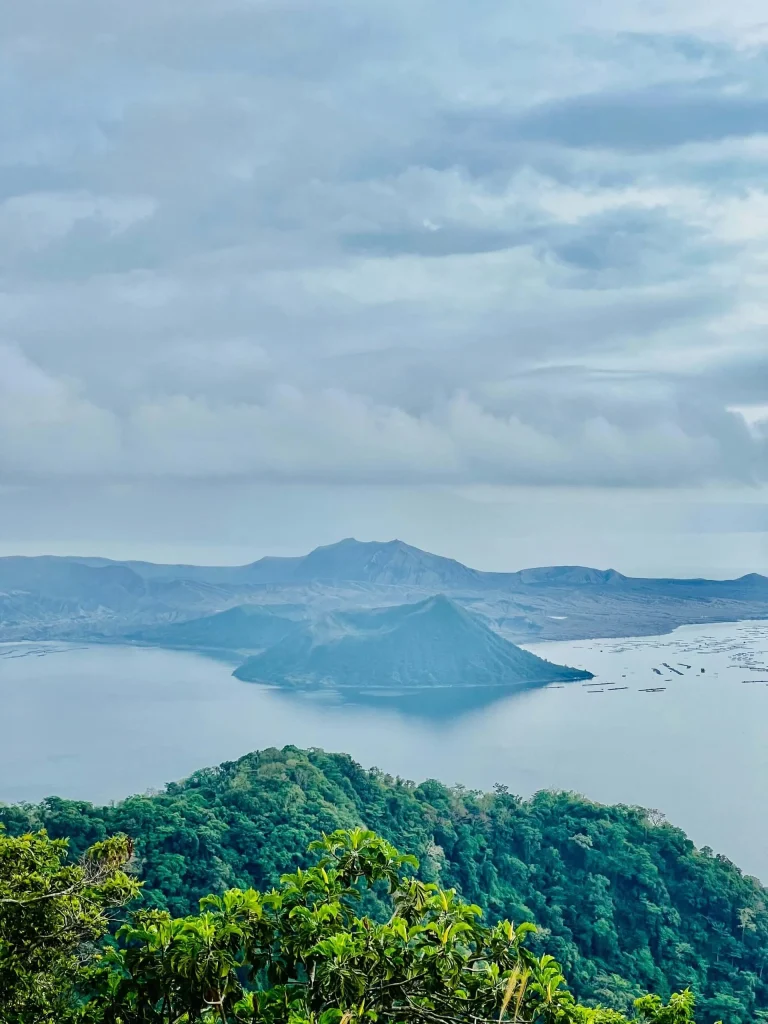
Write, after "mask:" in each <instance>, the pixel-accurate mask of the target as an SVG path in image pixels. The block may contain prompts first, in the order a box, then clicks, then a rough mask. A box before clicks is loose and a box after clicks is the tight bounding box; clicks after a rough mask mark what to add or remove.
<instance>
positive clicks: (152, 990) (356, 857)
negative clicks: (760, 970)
mask: <svg viewBox="0 0 768 1024" xmlns="http://www.w3.org/2000/svg"><path fill="white" fill-rule="evenodd" d="M311 848H312V849H313V850H315V851H319V852H320V853H321V854H322V856H321V858H320V860H319V863H318V864H317V865H315V866H313V867H310V868H309V869H307V870H302V869H299V870H298V871H296V872H295V873H293V874H290V875H285V876H283V878H282V881H281V884H280V886H279V887H278V888H276V889H272V890H270V891H268V892H266V893H259V892H256V891H255V890H253V889H249V890H247V891H243V890H239V889H234V890H230V891H228V892H226V893H225V894H224V895H223V896H211V897H207V898H205V899H203V900H202V901H201V913H200V914H199V915H197V916H189V917H187V918H183V919H177V920H174V919H172V918H171V916H170V915H169V914H168V913H167V912H165V911H157V910H154V911H145V912H141V913H138V914H136V915H135V917H134V919H133V921H132V922H131V923H130V924H126V925H125V926H124V927H123V928H121V929H120V931H119V933H118V943H119V944H118V945H117V946H115V947H111V948H109V949H107V950H106V952H105V954H104V956H103V958H102V967H101V972H100V981H101V991H100V993H99V994H98V995H97V996H96V997H95V998H94V1000H93V1001H92V1002H91V1004H90V1006H89V1008H88V1009H89V1012H93V1014H94V1016H95V1017H98V1019H99V1020H101V1021H102V1022H104V1024H174V1022H181V1021H184V1022H186V1024H197V1022H204V1021H205V1022H211V1024H213V1022H214V1021H218V1022H219V1024H255V1022H257V1021H258V1022H260V1024H369V1022H370V1024H390V1022H391V1024H400V1022H403V1024H405V1022H412V1024H446V1022H447V1024H502V1022H504V1021H509V1022H510V1024H513V1022H519V1024H523V1022H531V1024H532V1022H538V1024H627V1018H626V1017H623V1016H621V1015H620V1014H616V1013H612V1014H611V1013H608V1014H606V1013H604V1012H602V1011H596V1010H592V1011H590V1010H587V1009H586V1008H583V1007H579V1006H578V1005H577V1003H576V1001H575V1000H574V998H573V996H572V995H571V993H570V992H569V991H568V989H567V987H566V985H565V979H564V978H563V975H562V973H561V970H560V967H559V965H558V964H557V962H556V961H555V960H554V959H553V957H551V956H548V955H544V956H540V957H539V956H536V955H535V954H534V953H533V952H532V951H531V950H530V949H529V948H528V947H527V946H526V945H525V939H526V937H527V936H528V935H529V934H530V933H532V932H534V931H535V929H534V927H533V925H530V924H522V925H519V926H518V927H517V928H515V927H514V926H513V925H512V924H510V923H509V922H507V921H502V922H499V923H497V924H496V925H494V926H490V927H489V926H486V925H483V924H482V923H481V922H480V917H481V911H480V908H479V907H477V906H474V905H473V904H469V903H465V902H464V901H462V900H460V899H459V898H458V897H457V895H456V893H455V892H454V891H453V890H443V889H440V888H439V887H438V886H437V885H435V884H434V883H431V882H426V883H425V882H422V881H420V880H418V879H416V878H414V877H412V875H411V874H410V872H411V871H413V870H414V869H416V868H417V867H418V862H417V861H416V860H415V859H414V858H413V857H407V856H402V855H401V854H399V853H398V851H397V850H396V849H395V848H394V847H393V846H391V844H390V843H388V842H387V841H386V840H384V839H381V838H380V837H379V836H377V835H375V834H374V833H373V832H369V831H366V830H364V829H355V830H352V831H339V832H335V833H333V834H332V835H331V836H327V837H324V838H323V840H322V841H320V842H316V843H313V844H312V847H311ZM376 886H379V887H384V888H385V889H386V892H387V895H388V902H389V904H390V907H391V911H392V912H391V913H390V916H389V917H388V919H387V920H386V921H383V922H376V921H373V920H371V919H370V918H368V917H365V916H359V915H358V913H357V908H358V905H359V903H360V900H361V889H365V888H371V887H376ZM692 1009H693V999H692V997H691V996H690V993H687V992H686V993H682V994H681V995H679V996H675V997H673V1000H672V1001H671V1002H670V1004H669V1006H664V1005H663V1003H662V1002H661V1000H659V999H657V998H656V997H647V998H645V999H642V1000H639V1001H638V1003H637V1011H638V1016H637V1017H636V1018H635V1017H633V1020H637V1021H645V1022H648V1024H650V1022H653V1024H686V1022H692V1021H693V1017H692V1015H691V1014H692Z"/></svg>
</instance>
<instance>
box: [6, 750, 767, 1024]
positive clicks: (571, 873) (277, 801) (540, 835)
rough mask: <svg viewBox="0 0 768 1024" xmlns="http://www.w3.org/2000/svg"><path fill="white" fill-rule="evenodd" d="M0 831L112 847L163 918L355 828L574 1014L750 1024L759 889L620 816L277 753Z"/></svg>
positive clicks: (300, 858)
mask: <svg viewBox="0 0 768 1024" xmlns="http://www.w3.org/2000/svg"><path fill="white" fill-rule="evenodd" d="M0 821H2V822H4V823H5V825H6V826H7V828H8V830H9V831H10V832H11V833H13V834H19V833H20V832H23V831H25V830H27V829H29V828H38V827H45V828H46V829H47V830H48V831H49V833H50V834H51V835H52V836H57V837H58V836H67V837H69V838H70V839H71V844H72V850H73V852H74V853H79V852H81V851H82V850H84V849H85V848H86V847H87V846H89V845H90V844H91V843H93V842H94V841H97V840H99V839H102V838H104V837H105V836H106V835H107V834H110V833H113V832H117V831H124V832H126V833H128V834H129V835H130V836H132V837H133V838H134V839H135V841H136V851H137V862H138V864H139V865H140V868H141V872H142V875H143V877H144V878H145V880H146V883H147V888H146V890H145V903H146V902H149V903H150V904H155V905H161V906H167V907H169V908H170V909H171V910H172V911H173V912H174V913H176V914H181V913H186V912H189V911H191V910H196V909H197V908H196V901H197V899H198V898H199V897H200V896H203V895H205V894H207V893H209V892H211V891H221V890H223V889H224V888H226V887H229V886H248V885H251V884H253V885H255V886H257V887H260V888H263V887H264V886H267V885H269V884H271V883H273V882H275V881H276V880H277V878H278V875H279V874H281V873H282V872H284V871H286V870H293V868H294V867H295V866H298V865H301V864H303V863H304V858H305V854H304V850H305V849H306V847H307V844H308V843H309V842H310V841H311V840H312V839H314V838H315V837H316V836H317V834H318V832H320V831H326V832H329V831H331V830H333V829H335V828H338V827H350V826H354V825H357V824H365V825H367V826H368V827H370V828H372V829H375V830H376V831H378V832H379V833H381V834H382V835H383V836H385V837H386V838H388V839H390V840H391V841H392V842H394V843H395V844H396V845H397V846H398V847H399V848H400V849H402V850H404V851H408V852H411V853H415V854H416V855H417V856H418V858H419V860H420V862H421V875H422V876H423V877H424V878H425V879H427V880H433V881H437V882H439V883H440V884H442V885H444V886H455V887H456V888H457V889H458V890H459V891H460V892H461V894H462V895H463V896H464V897H465V898H467V899H469V900H471V901H473V902H477V903H479V904H480V905H482V906H483V907H484V908H485V909H486V911H487V912H488V913H489V915H490V916H491V917H502V916H503V917H510V918H512V919H513V920H515V921H517V922H519V921H522V920H524V919H527V920H532V921H535V922H536V923H537V924H538V925H539V926H540V929H541V931H540V933H539V936H538V938H537V939H536V942H537V943H538V944H539V947H540V951H546V952H550V953H552V954H553V955H554V956H556V957H557V958H558V959H559V960H560V961H561V963H562V964H563V966H564V967H565V968H566V973H567V974H568V976H569V978H570V979H571V983H572V986H573V988H574V990H575V992H576V994H577V995H578V996H579V997H581V998H582V999H587V1000H599V1001H601V1002H603V1003H607V1004H612V1005H614V1006H616V1007H617V1008H623V1007H626V1006H627V1005H628V1004H629V1002H630V999H631V997H633V996H635V995H638V994H640V993H641V992H644V991H647V990H651V991H656V992H658V993H659V994H660V995H663V996H666V995H668V993H669V992H670V991H673V990H676V989H681V988H685V987H686V986H690V987H691V988H693V989H694V991H695V992H696V994H697V997H698V1006H699V1013H698V1015H697V1019H699V1020H701V1022H702V1024H711V1022H712V1021H715V1020H718V1019H721V1018H722V1020H723V1021H727V1022H729V1024H747V1022H752V1021H756V1020H760V1019H766V1020H768V1013H766V1014H765V1017H763V1016H761V1010H763V1011H765V1010H768V974H766V976H765V981H764V980H763V978H764V967H765V963H766V960H768V911H767V910H766V903H768V898H767V897H768V892H766V890H765V889H764V888H763V887H762V886H761V885H760V884H759V883H758V882H757V881H755V880H754V879H750V878H748V877H745V876H743V875H742V874H741V872H740V871H739V870H738V869H737V868H736V867H735V866H733V865H732V864H731V863H730V862H729V861H727V860H725V859H724V858H720V857H717V856H714V855H713V854H712V853H711V852H710V851H708V850H701V851H697V850H696V849H694V846H693V844H692V843H691V842H690V841H689V840H688V839H687V838H686V836H685V835H684V834H683V833H682V832H681V831H680V830H679V829H676V828H674V827H672V826H671V825H669V824H666V823H665V822H663V821H660V820H659V819H658V817H657V816H656V815H654V814H653V813H649V812H645V811H643V810H640V809H637V808H629V807H622V806H618V807H605V806H601V805H598V804H594V803H591V802H589V801H587V800H584V799H582V798H580V797H576V796H573V795H569V794H563V793H557V794H556V793H540V794H538V795H536V796H535V797H533V798H532V799H531V800H528V801H523V800H520V799H519V798H517V797H515V796H513V795H512V794H510V793H508V792H507V791H506V790H505V789H504V788H501V787H497V788H496V790H495V791H494V792H493V793H479V792H472V791H468V790H465V789H462V788H460V787H459V788H448V787H446V786H443V785H441V784H440V783H437V782H434V781H430V782H425V783H422V784H421V785H415V784H414V783H411V782H406V781H403V780H401V779H394V778H391V777H390V776H387V775H384V774H383V773H381V772H379V771H377V770H375V769H373V770H371V771H365V770H363V769H362V768H361V767H360V766H359V765H357V764H355V763H354V762H353V761H352V760H351V758H349V757H347V756H346V755H342V754H326V753H323V752H322V751H319V750H311V751H303V750H299V749H297V748H295V747H286V748H285V749H283V750H282V751H279V750H265V751H261V752H259V753H254V754H251V755H249V756H247V757H244V758H242V759H240V760H239V761H236V762H232V763H227V764H224V765H221V766H220V767H219V768H211V769H206V770H203V771H200V772H197V773H196V774H195V775H193V776H192V777H191V778H189V779H187V780H186V781H184V782H181V783H177V784H172V785H170V786H168V787H167V788H166V790H165V791H164V792H162V793H159V794H155V795H150V796H140V797H132V798H130V799H128V800H125V801H123V802H122V803H119V804H116V805H113V806H110V807H93V806H92V805H90V804H87V803H79V802H74V801H66V800H60V799H50V800H47V801H45V802H44V803H42V804H40V805H37V806H23V807H20V806H11V807H0Z"/></svg>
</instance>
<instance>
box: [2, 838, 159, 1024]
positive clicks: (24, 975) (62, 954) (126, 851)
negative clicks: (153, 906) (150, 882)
mask: <svg viewBox="0 0 768 1024" xmlns="http://www.w3.org/2000/svg"><path fill="white" fill-rule="evenodd" d="M66 855H67V842H66V840H63V839H58V840H51V839H49V838H48V836H47V835H46V834H45V832H39V833H37V834H36V835H33V834H26V835H22V836H19V837H18V838H12V837H9V836H7V835H4V834H2V832H0V1020H2V1021H4V1022H6V1024H16V1022H19V1024H20V1022H22V1021H23V1022H30V1024H31V1022H34V1024H47V1022H51V1024H53V1022H57V1024H62V1022H64V1021H67V1020H72V1019H75V1018H76V1017H78V1016H79V1011H78V1000H77V999H76V997H75V986H76V985H77V984H79V983H80V982H81V981H82V978H83V970H84V964H85V963H86V962H87V959H88V954H89V951H92V949H93V944H94V942H96V940H98V939H100V938H101V937H102V936H103V935H104V933H105V932H106V930H107V928H108V925H109V914H110V912H111V911H114V910H115V909H116V908H119V907H122V906H124V905H125V904H126V903H127V902H129V901H130V900H131V899H133V898H134V897H135V896H136V895H137V893H138V891H139V885H138V883H137V882H136V881H135V879H131V878H129V877H128V875H126V874H125V872H124V871H123V870H122V869H123V867H124V865H125V864H126V863H127V861H128V860H129V859H130V856H131V844H130V842H129V840H128V839H127V838H126V837H125V836H114V837H113V838H111V839H108V840H106V841H104V842H101V843H97V844H96V845H95V846H93V847H91V849H90V850H88V851H87V852H86V853H85V854H84V856H83V857H82V859H81V860H80V862H79V863H77V864H72V863H67V862H66Z"/></svg>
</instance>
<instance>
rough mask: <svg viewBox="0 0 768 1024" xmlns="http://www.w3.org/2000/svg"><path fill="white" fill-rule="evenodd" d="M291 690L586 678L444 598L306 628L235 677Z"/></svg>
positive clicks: (251, 661)
mask: <svg viewBox="0 0 768 1024" xmlns="http://www.w3.org/2000/svg"><path fill="white" fill-rule="evenodd" d="M235 675H236V676H237V677H238V678H239V679H245V680H248V681H252V682H266V683H273V684H277V685H280V686H290V687H318V686H321V687H341V688H352V689H372V688H381V689H384V690H386V689H416V688H424V687H441V686H451V687H464V686H484V687H488V686H507V687H512V688H514V687H522V686H531V685H535V684H539V683H545V682H554V681H556V680H574V679H591V678H592V677H591V675H590V674H589V673H588V672H580V671H578V670H576V669H571V668H565V667H563V666H561V665H552V664H550V663H549V662H546V661H543V660H542V659H541V658H537V657H536V656H535V655H533V654H529V653H528V652H527V651H523V650H521V649H520V648H519V647H516V646H515V645H514V644H512V643H510V642H509V641H508V640H505V639H504V638H503V637H501V636H499V634H498V633H495V632H494V631H493V630H492V629H489V628H488V626H486V625H485V624H484V623H483V622H481V621H480V620H479V619H478V618H476V617H475V616H473V615H471V614H470V613H469V612H467V611H465V610H464V609H463V608H460V607H459V606H458V605H457V604H455V603H454V602H453V601H451V600H449V599H448V598H447V597H444V596H442V595H438V596H437V597H430V598H428V599H427V600H426V601H420V602H419V603H418V604H412V605H403V606H399V607H396V608H381V609H375V610H371V611H361V612H351V613H347V614H344V613H339V614H335V615H329V616H325V617H324V618H322V619H321V620H320V621H318V622H316V623H312V624H306V625H304V626H302V627H300V628H299V630H297V631H296V632H294V633H292V634H290V635H289V636H288V637H286V638H285V639H284V640H282V641H281V642H280V643H278V644H276V645H275V646H274V647H271V648H270V649H269V650H267V651H265V652H264V653H263V654H257V655H255V656H254V657H252V658H249V659H248V660H247V661H246V662H245V663H244V664H243V665H241V666H240V668H239V669H237V671H236V672H235Z"/></svg>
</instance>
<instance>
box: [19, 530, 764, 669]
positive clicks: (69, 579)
mask: <svg viewBox="0 0 768 1024" xmlns="http://www.w3.org/2000/svg"><path fill="white" fill-rule="evenodd" d="M436 594H445V595H447V596H448V597H449V598H450V599H451V600H452V601H453V602H454V603H455V604H457V605H459V606H460V607H462V608H464V609H466V610H469V611H471V612H472V613H473V614H474V615H476V616H478V617H479V618H480V619H481V620H482V621H483V622H484V623H485V624H486V625H487V626H489V627H491V628H492V629H493V630H495V631H496V632H497V633H499V634H500V635H502V636H504V637H505V638H506V639H508V640H511V641H515V642H525V641H533V640H544V639H552V640H558V639H575V638H587V637H599V636H624V635H640V634H653V633H663V632H666V631H668V630H670V629H673V628H675V627H676V626H678V625H681V624H683V623H690V622H713V621H725V620H729V619H746V618H764V617H768V578H766V577H764V576H759V575H756V574H752V575H749V576H743V577H741V578H740V579H737V580H725V581H713V580H679V579H635V578H632V577H627V576H623V575H622V574H621V573H618V572H615V571H614V570H611V569H608V570H600V569H591V568H585V567H581V566H555V567H549V568H535V569H524V570H522V571H520V572H510V573H500V572H499V573H497V572H480V571H478V570H476V569H471V568H468V567H467V566H465V565H462V564H461V563H460V562H457V561H455V560H453V559H451V558H443V557H441V556H439V555H434V554H430V553H428V552H426V551H421V550H419V549H418V548H414V547H411V546H410V545H408V544H405V543H403V542H402V541H399V540H393V541H387V542H382V543H379V542H366V543H363V542H360V541H356V540H352V539H347V540H343V541H340V542H339V543H337V544H331V545H328V546H326V547H320V548H316V549H315V550H314V551H311V552H310V553H309V554H308V555H304V556H302V557H298V558H262V559H260V560H259V561H257V562H253V563H251V564H249V565H243V566H194V565H158V564H154V563H151V562H114V561H110V560H108V559H104V558H76V557H73V558H55V557H50V556H43V557H38V558H22V557H10V558H0V640H18V639H45V638H50V639H77V640H104V641H118V640H124V639H126V638H131V639H135V640H141V641H142V642H144V643H156V644H167V645H172V646H189V647H200V648H202V647H211V646H222V647H225V648H227V649H232V650H237V651H254V650H258V649H260V648H262V647H265V646H271V645H272V643H273V642H277V639H279V637H278V634H279V633H280V631H281V630H282V629H283V628H284V627H283V626H282V625H281V622H282V620H283V619H288V620H291V621H292V622H296V621H312V622H315V621H317V620H319V619H321V618H322V617H323V616H324V615H327V614H328V613H336V612H339V613H349V612H353V611H355V610H360V609H373V608H381V607H383V606H386V605H393V606H394V605H406V604H414V603H417V602H419V601H423V600H424V599H426V598H428V597H432V596H434V595H436ZM236 608H240V609H241V611H238V612H235V611H234V609H236ZM257 609H258V610H259V614H256V610H257ZM221 613H230V614H228V615H227V616H225V617H221ZM261 613H264V614H261ZM275 619H277V620H278V621H277V622H276V621H275ZM194 620H197V622H196V623H195V621H194ZM219 641H221V643H220V642H219Z"/></svg>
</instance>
